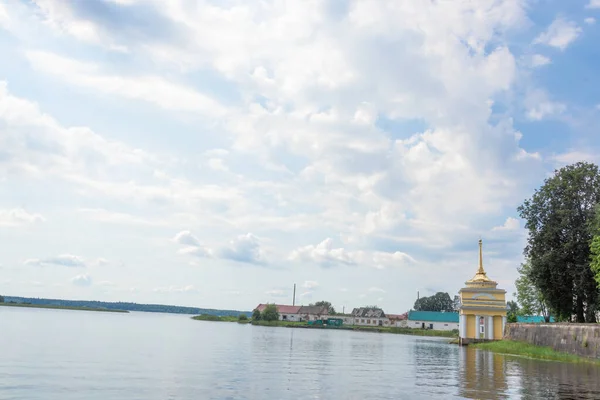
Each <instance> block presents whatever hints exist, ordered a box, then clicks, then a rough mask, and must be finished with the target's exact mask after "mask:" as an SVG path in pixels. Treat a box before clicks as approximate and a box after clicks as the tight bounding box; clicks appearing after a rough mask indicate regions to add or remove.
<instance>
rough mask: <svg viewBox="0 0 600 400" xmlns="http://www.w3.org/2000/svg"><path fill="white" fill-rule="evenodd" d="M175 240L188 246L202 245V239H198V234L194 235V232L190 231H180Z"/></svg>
mask: <svg viewBox="0 0 600 400" xmlns="http://www.w3.org/2000/svg"><path fill="white" fill-rule="evenodd" d="M173 241H174V242H175V243H179V244H183V245H187V246H193V247H199V246H201V244H200V240H198V238H197V237H196V236H194V235H192V233H191V232H190V231H181V232H179V233H178V234H177V235H175V237H174V238H173Z"/></svg>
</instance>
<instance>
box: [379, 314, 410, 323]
mask: <svg viewBox="0 0 600 400" xmlns="http://www.w3.org/2000/svg"><path fill="white" fill-rule="evenodd" d="M385 316H386V317H388V318H389V319H395V320H398V321H404V320H405V319H408V313H404V314H385Z"/></svg>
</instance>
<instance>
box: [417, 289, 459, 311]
mask: <svg viewBox="0 0 600 400" xmlns="http://www.w3.org/2000/svg"><path fill="white" fill-rule="evenodd" d="M414 309H415V311H446V312H452V311H455V307H454V301H453V300H452V299H451V298H450V295H449V294H448V293H445V292H437V293H436V294H434V295H433V296H429V297H421V298H419V299H418V300H417V301H415V305H414Z"/></svg>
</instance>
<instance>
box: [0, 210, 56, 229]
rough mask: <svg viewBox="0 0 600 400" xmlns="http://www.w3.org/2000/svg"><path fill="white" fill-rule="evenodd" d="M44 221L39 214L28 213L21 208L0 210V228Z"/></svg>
mask: <svg viewBox="0 0 600 400" xmlns="http://www.w3.org/2000/svg"><path fill="white" fill-rule="evenodd" d="M45 220H46V219H45V218H44V217H43V216H42V215H40V214H32V213H29V212H27V211H25V210H23V209H22V208H13V209H10V210H2V209H0V227H2V226H7V227H16V226H23V225H29V224H34V223H37V222H43V221H45Z"/></svg>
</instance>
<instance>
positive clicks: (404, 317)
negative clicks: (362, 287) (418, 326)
mask: <svg viewBox="0 0 600 400" xmlns="http://www.w3.org/2000/svg"><path fill="white" fill-rule="evenodd" d="M385 316H386V317H388V319H389V320H390V324H389V326H393V327H397V328H406V327H408V313H404V314H385ZM384 324H385V322H384Z"/></svg>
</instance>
